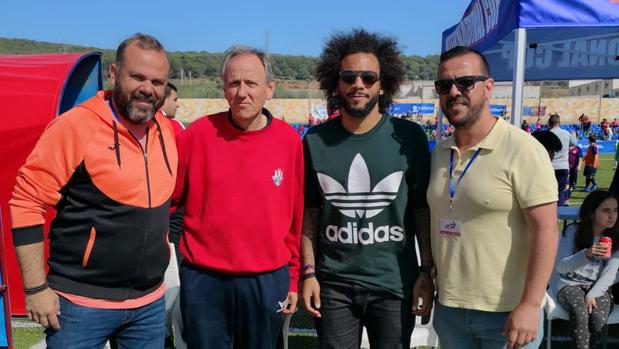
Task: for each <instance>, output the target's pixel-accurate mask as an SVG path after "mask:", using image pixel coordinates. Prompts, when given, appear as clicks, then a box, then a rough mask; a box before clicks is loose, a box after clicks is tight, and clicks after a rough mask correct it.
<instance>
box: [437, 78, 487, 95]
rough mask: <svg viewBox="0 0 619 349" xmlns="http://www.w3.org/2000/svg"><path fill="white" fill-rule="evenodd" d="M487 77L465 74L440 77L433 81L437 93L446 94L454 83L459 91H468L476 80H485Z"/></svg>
mask: <svg viewBox="0 0 619 349" xmlns="http://www.w3.org/2000/svg"><path fill="white" fill-rule="evenodd" d="M488 79H489V77H487V76H483V75H467V76H461V77H459V78H455V79H441V80H436V81H434V88H435V89H436V93H438V94H439V95H446V94H448V93H449V91H451V85H456V87H457V88H458V90H460V92H466V91H470V90H472V89H473V87H475V83H476V82H478V81H486V80H488Z"/></svg>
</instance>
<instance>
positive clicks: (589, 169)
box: [583, 134, 600, 193]
mask: <svg viewBox="0 0 619 349" xmlns="http://www.w3.org/2000/svg"><path fill="white" fill-rule="evenodd" d="M583 160H584V162H585V171H584V175H585V178H586V181H585V191H586V192H588V193H589V192H592V191H594V190H595V189H597V187H598V185H597V182H596V181H595V173H596V172H597V168H598V165H599V164H600V156H599V155H598V145H597V144H596V143H595V135H593V134H590V135H589V148H588V149H587V154H586V155H585V158H584V159H583Z"/></svg>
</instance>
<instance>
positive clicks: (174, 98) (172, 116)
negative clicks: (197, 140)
mask: <svg viewBox="0 0 619 349" xmlns="http://www.w3.org/2000/svg"><path fill="white" fill-rule="evenodd" d="M178 107H179V105H178V90H177V89H176V86H175V85H174V84H173V83H171V82H169V81H168V83H167V85H166V87H165V100H164V101H163V105H162V106H161V113H162V114H163V116H165V117H166V118H168V120H170V122H171V123H172V127H174V134H175V135H176V137H178V135H180V134H181V132H183V130H185V125H183V123H182V122H180V121H178V120H177V119H176V112H177V110H178Z"/></svg>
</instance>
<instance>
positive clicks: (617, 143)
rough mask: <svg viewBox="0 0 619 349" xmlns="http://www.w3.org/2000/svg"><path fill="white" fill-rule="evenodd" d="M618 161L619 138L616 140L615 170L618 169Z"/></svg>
mask: <svg viewBox="0 0 619 349" xmlns="http://www.w3.org/2000/svg"><path fill="white" fill-rule="evenodd" d="M617 163H619V140H617V141H615V163H614V164H613V170H616V169H617Z"/></svg>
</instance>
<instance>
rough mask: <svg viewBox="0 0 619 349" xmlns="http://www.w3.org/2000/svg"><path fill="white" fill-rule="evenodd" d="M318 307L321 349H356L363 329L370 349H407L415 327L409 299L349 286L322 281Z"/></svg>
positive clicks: (317, 326)
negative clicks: (364, 328)
mask: <svg viewBox="0 0 619 349" xmlns="http://www.w3.org/2000/svg"><path fill="white" fill-rule="evenodd" d="M320 303H321V306H320V313H321V315H322V317H321V318H317V319H316V329H317V331H318V339H319V342H320V348H321V349H358V348H359V346H360V345H361V335H362V330H363V327H364V326H365V327H366V329H367V332H368V339H369V341H370V347H371V348H381V349H386V348H388V349H402V348H407V349H408V348H410V340H411V334H412V332H413V326H414V324H415V316H413V314H412V300H411V298H405V299H402V298H399V297H396V296H395V295H393V294H391V293H389V292H387V291H383V292H378V291H373V290H370V289H368V288H365V287H363V286H360V285H357V284H354V283H352V282H345V281H342V282H332V281H323V282H321V283H320Z"/></svg>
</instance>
